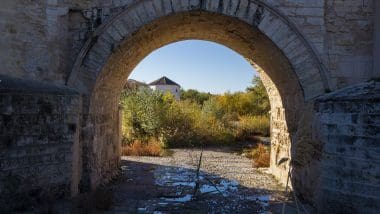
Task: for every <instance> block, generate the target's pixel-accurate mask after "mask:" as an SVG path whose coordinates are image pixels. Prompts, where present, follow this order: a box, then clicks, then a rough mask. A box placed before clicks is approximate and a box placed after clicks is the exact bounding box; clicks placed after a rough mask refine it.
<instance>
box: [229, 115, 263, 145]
mask: <svg viewBox="0 0 380 214" xmlns="http://www.w3.org/2000/svg"><path fill="white" fill-rule="evenodd" d="M236 126H237V133H236V137H237V138H238V139H241V140H245V139H249V138H250V137H252V136H254V135H260V136H269V134H270V124H269V118H268V117H267V116H241V117H240V118H239V121H238V123H237V125H236Z"/></svg>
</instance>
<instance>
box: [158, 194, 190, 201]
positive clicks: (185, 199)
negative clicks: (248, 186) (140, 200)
mask: <svg viewBox="0 0 380 214" xmlns="http://www.w3.org/2000/svg"><path fill="white" fill-rule="evenodd" d="M192 198H193V196H192V195H190V194H187V195H185V196H183V197H179V198H162V199H165V201H170V202H180V203H184V202H188V201H191V199H192Z"/></svg>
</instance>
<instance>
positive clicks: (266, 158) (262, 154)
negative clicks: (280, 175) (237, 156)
mask: <svg viewBox="0 0 380 214" xmlns="http://www.w3.org/2000/svg"><path fill="white" fill-rule="evenodd" d="M246 156H247V157H248V158H251V159H252V160H253V166H254V167H256V168H260V167H269V162H270V147H269V146H267V145H264V144H262V143H259V144H257V145H256V147H255V148H253V149H251V150H250V151H248V152H247V153H246Z"/></svg>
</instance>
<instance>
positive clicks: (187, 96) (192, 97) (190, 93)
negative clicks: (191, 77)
mask: <svg viewBox="0 0 380 214" xmlns="http://www.w3.org/2000/svg"><path fill="white" fill-rule="evenodd" d="M211 97H212V94H210V93H204V92H199V91H197V90H194V89H189V90H181V100H189V101H191V102H194V103H197V104H199V105H203V103H204V102H205V101H206V100H208V99H210V98H211Z"/></svg>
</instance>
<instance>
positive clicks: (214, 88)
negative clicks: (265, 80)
mask: <svg viewBox="0 0 380 214" xmlns="http://www.w3.org/2000/svg"><path fill="white" fill-rule="evenodd" d="M254 75H257V73H256V71H255V70H254V68H253V67H252V66H251V65H250V64H249V63H248V61H247V60H246V59H244V58H243V57H242V56H241V55H239V54H238V53H236V52H234V51H233V50H231V49H229V48H227V47H225V46H223V45H220V44H217V43H214V42H208V41H201V40H186V41H181V42H176V43H172V44H169V45H166V46H164V47H162V48H159V49H157V50H155V51H154V52H152V53H151V54H150V55H148V56H147V57H146V58H145V59H144V60H142V61H141V62H140V63H139V64H138V66H137V67H136V68H135V69H134V70H133V72H132V74H131V75H130V76H129V78H130V79H135V80H138V81H142V82H146V83H150V82H152V81H153V80H156V79H158V78H160V77H162V76H167V77H168V78H169V79H171V80H173V81H175V82H177V83H178V84H180V85H181V86H182V88H184V89H196V90H198V91H203V92H211V93H215V94H222V93H224V92H227V91H230V92H236V91H244V90H245V89H246V88H247V86H249V85H250V83H251V80H252V78H253V76H254Z"/></svg>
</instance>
